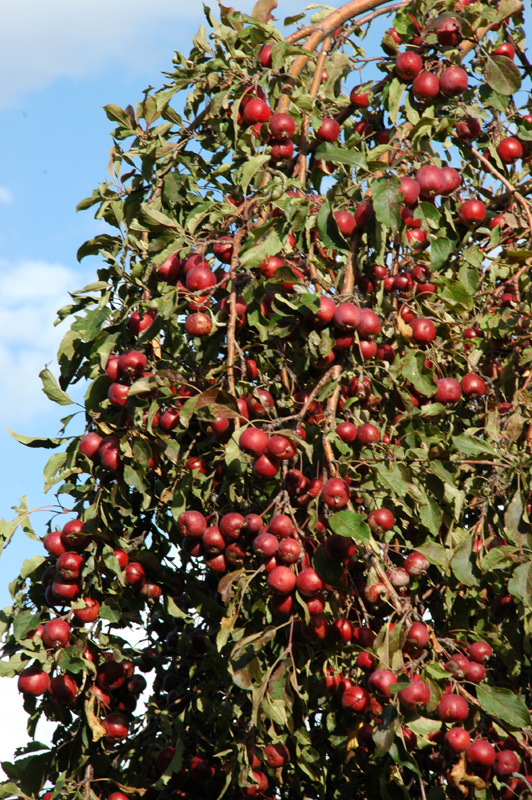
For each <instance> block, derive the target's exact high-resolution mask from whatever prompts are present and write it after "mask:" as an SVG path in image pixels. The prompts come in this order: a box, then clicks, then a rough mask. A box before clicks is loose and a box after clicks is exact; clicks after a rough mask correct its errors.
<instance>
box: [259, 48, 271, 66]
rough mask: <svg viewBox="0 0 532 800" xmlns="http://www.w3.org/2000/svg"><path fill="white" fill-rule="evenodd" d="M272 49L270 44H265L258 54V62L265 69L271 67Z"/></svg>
mask: <svg viewBox="0 0 532 800" xmlns="http://www.w3.org/2000/svg"><path fill="white" fill-rule="evenodd" d="M272 49H273V48H272V45H271V44H265V45H264V47H262V48H261V50H260V52H259V61H260V63H261V65H262V66H263V67H264V68H265V69H268V68H269V67H271V65H272Z"/></svg>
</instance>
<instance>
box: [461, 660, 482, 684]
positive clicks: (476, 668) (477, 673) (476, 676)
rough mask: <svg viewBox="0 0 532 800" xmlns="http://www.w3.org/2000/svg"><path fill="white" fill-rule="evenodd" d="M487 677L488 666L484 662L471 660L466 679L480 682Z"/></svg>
mask: <svg viewBox="0 0 532 800" xmlns="http://www.w3.org/2000/svg"><path fill="white" fill-rule="evenodd" d="M485 677H486V668H485V667H484V666H483V665H482V664H477V663H476V661H473V662H470V663H469V667H468V668H467V672H466V674H465V679H466V681H471V683H480V682H481V681H483V680H484V678H485Z"/></svg>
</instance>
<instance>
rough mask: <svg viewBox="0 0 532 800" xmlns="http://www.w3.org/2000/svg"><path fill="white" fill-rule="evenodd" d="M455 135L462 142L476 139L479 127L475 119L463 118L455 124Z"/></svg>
mask: <svg viewBox="0 0 532 800" xmlns="http://www.w3.org/2000/svg"><path fill="white" fill-rule="evenodd" d="M455 130H456V135H457V136H458V138H459V139H462V140H464V141H471V140H472V139H476V138H477V137H478V136H479V134H480V131H481V125H480V122H479V121H478V119H475V117H469V116H468V117H465V119H462V120H460V122H458V123H457V124H456V129H455Z"/></svg>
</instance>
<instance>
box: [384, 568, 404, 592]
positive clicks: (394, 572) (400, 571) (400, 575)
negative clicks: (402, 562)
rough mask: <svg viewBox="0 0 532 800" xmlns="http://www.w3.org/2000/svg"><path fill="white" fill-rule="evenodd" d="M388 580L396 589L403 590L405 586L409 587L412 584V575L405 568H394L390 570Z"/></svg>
mask: <svg viewBox="0 0 532 800" xmlns="http://www.w3.org/2000/svg"><path fill="white" fill-rule="evenodd" d="M386 575H387V578H388V580H389V581H390V583H391V584H392V586H395V588H396V589H401V588H402V587H403V586H408V584H409V583H410V575H409V574H408V572H407V571H406V569H404V568H403V567H392V569H390V570H388V571H387V573H386Z"/></svg>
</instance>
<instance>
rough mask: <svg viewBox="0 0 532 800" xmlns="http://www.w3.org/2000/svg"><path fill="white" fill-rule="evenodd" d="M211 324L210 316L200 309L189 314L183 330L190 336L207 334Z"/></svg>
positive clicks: (210, 329)
mask: <svg viewBox="0 0 532 800" xmlns="http://www.w3.org/2000/svg"><path fill="white" fill-rule="evenodd" d="M212 326H213V322H212V319H211V317H210V316H209V315H208V314H204V313H203V312H202V311H197V312H196V313H194V314H190V316H188V317H187V318H186V320H185V330H186V332H187V333H190V335H191V336H208V335H209V333H210V332H211V331H212Z"/></svg>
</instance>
